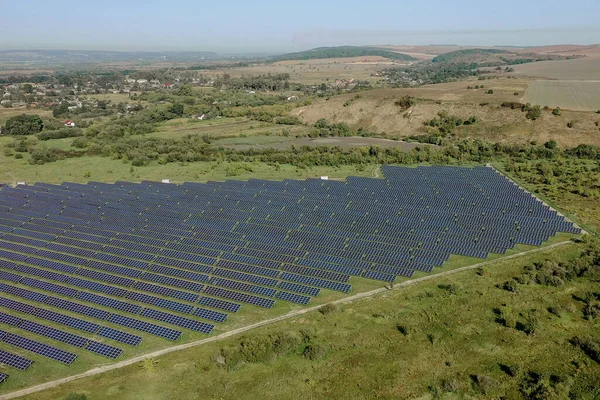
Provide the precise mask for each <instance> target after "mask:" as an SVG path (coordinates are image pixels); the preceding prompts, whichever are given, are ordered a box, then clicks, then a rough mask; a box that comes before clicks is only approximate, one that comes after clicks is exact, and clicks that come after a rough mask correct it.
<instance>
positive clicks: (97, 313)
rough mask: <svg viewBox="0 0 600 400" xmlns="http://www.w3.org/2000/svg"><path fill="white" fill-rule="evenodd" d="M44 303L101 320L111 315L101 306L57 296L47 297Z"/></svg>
mask: <svg viewBox="0 0 600 400" xmlns="http://www.w3.org/2000/svg"><path fill="white" fill-rule="evenodd" d="M44 303H46V304H48V305H51V306H53V307H56V308H60V309H63V310H67V311H71V312H74V313H76V314H81V315H86V316H88V317H93V318H97V319H101V320H105V319H106V318H108V316H109V315H110V313H109V312H108V311H105V310H101V309H99V308H94V307H89V306H86V305H83V304H79V303H75V302H72V301H67V300H63V299H59V298H56V297H48V298H47V299H45V301H44Z"/></svg>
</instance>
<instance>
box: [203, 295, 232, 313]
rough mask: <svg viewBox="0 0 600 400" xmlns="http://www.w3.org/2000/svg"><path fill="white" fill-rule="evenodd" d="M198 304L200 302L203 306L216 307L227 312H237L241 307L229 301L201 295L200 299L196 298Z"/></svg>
mask: <svg viewBox="0 0 600 400" xmlns="http://www.w3.org/2000/svg"><path fill="white" fill-rule="evenodd" d="M198 304H202V305H203V306H207V307H212V308H218V309H220V310H225V311H229V312H238V311H239V310H240V308H241V307H242V306H241V305H240V304H237V303H232V302H230V301H225V300H219V299H213V298H212V297H206V296H202V297H201V298H200V300H198Z"/></svg>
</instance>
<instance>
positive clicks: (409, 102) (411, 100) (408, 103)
mask: <svg viewBox="0 0 600 400" xmlns="http://www.w3.org/2000/svg"><path fill="white" fill-rule="evenodd" d="M417 102H418V99H416V98H415V97H414V96H404V97H402V98H401V99H399V100H396V102H395V103H394V104H396V105H397V106H398V107H400V109H402V110H407V109H409V108H411V107H412V106H414V105H415V104H417Z"/></svg>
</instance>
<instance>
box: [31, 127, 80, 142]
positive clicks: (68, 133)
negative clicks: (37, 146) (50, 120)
mask: <svg viewBox="0 0 600 400" xmlns="http://www.w3.org/2000/svg"><path fill="white" fill-rule="evenodd" d="M79 136H83V131H82V130H81V129H79V128H62V129H58V130H55V131H43V132H41V133H39V134H38V135H37V137H38V139H39V140H50V139H64V138H70V137H79Z"/></svg>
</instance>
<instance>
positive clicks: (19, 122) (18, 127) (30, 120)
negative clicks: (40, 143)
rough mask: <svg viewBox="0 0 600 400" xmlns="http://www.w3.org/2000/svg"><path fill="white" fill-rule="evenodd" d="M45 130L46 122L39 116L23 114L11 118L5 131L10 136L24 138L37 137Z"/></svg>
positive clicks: (5, 126)
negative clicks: (24, 136)
mask: <svg viewBox="0 0 600 400" xmlns="http://www.w3.org/2000/svg"><path fill="white" fill-rule="evenodd" d="M42 129H44V121H42V119H41V118H40V116H39V115H27V114H21V115H17V116H14V117H12V118H9V119H8V120H7V121H6V125H4V129H3V131H4V132H5V133H6V134H8V135H13V136H23V135H35V134H36V133H39V132H41V131H42Z"/></svg>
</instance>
